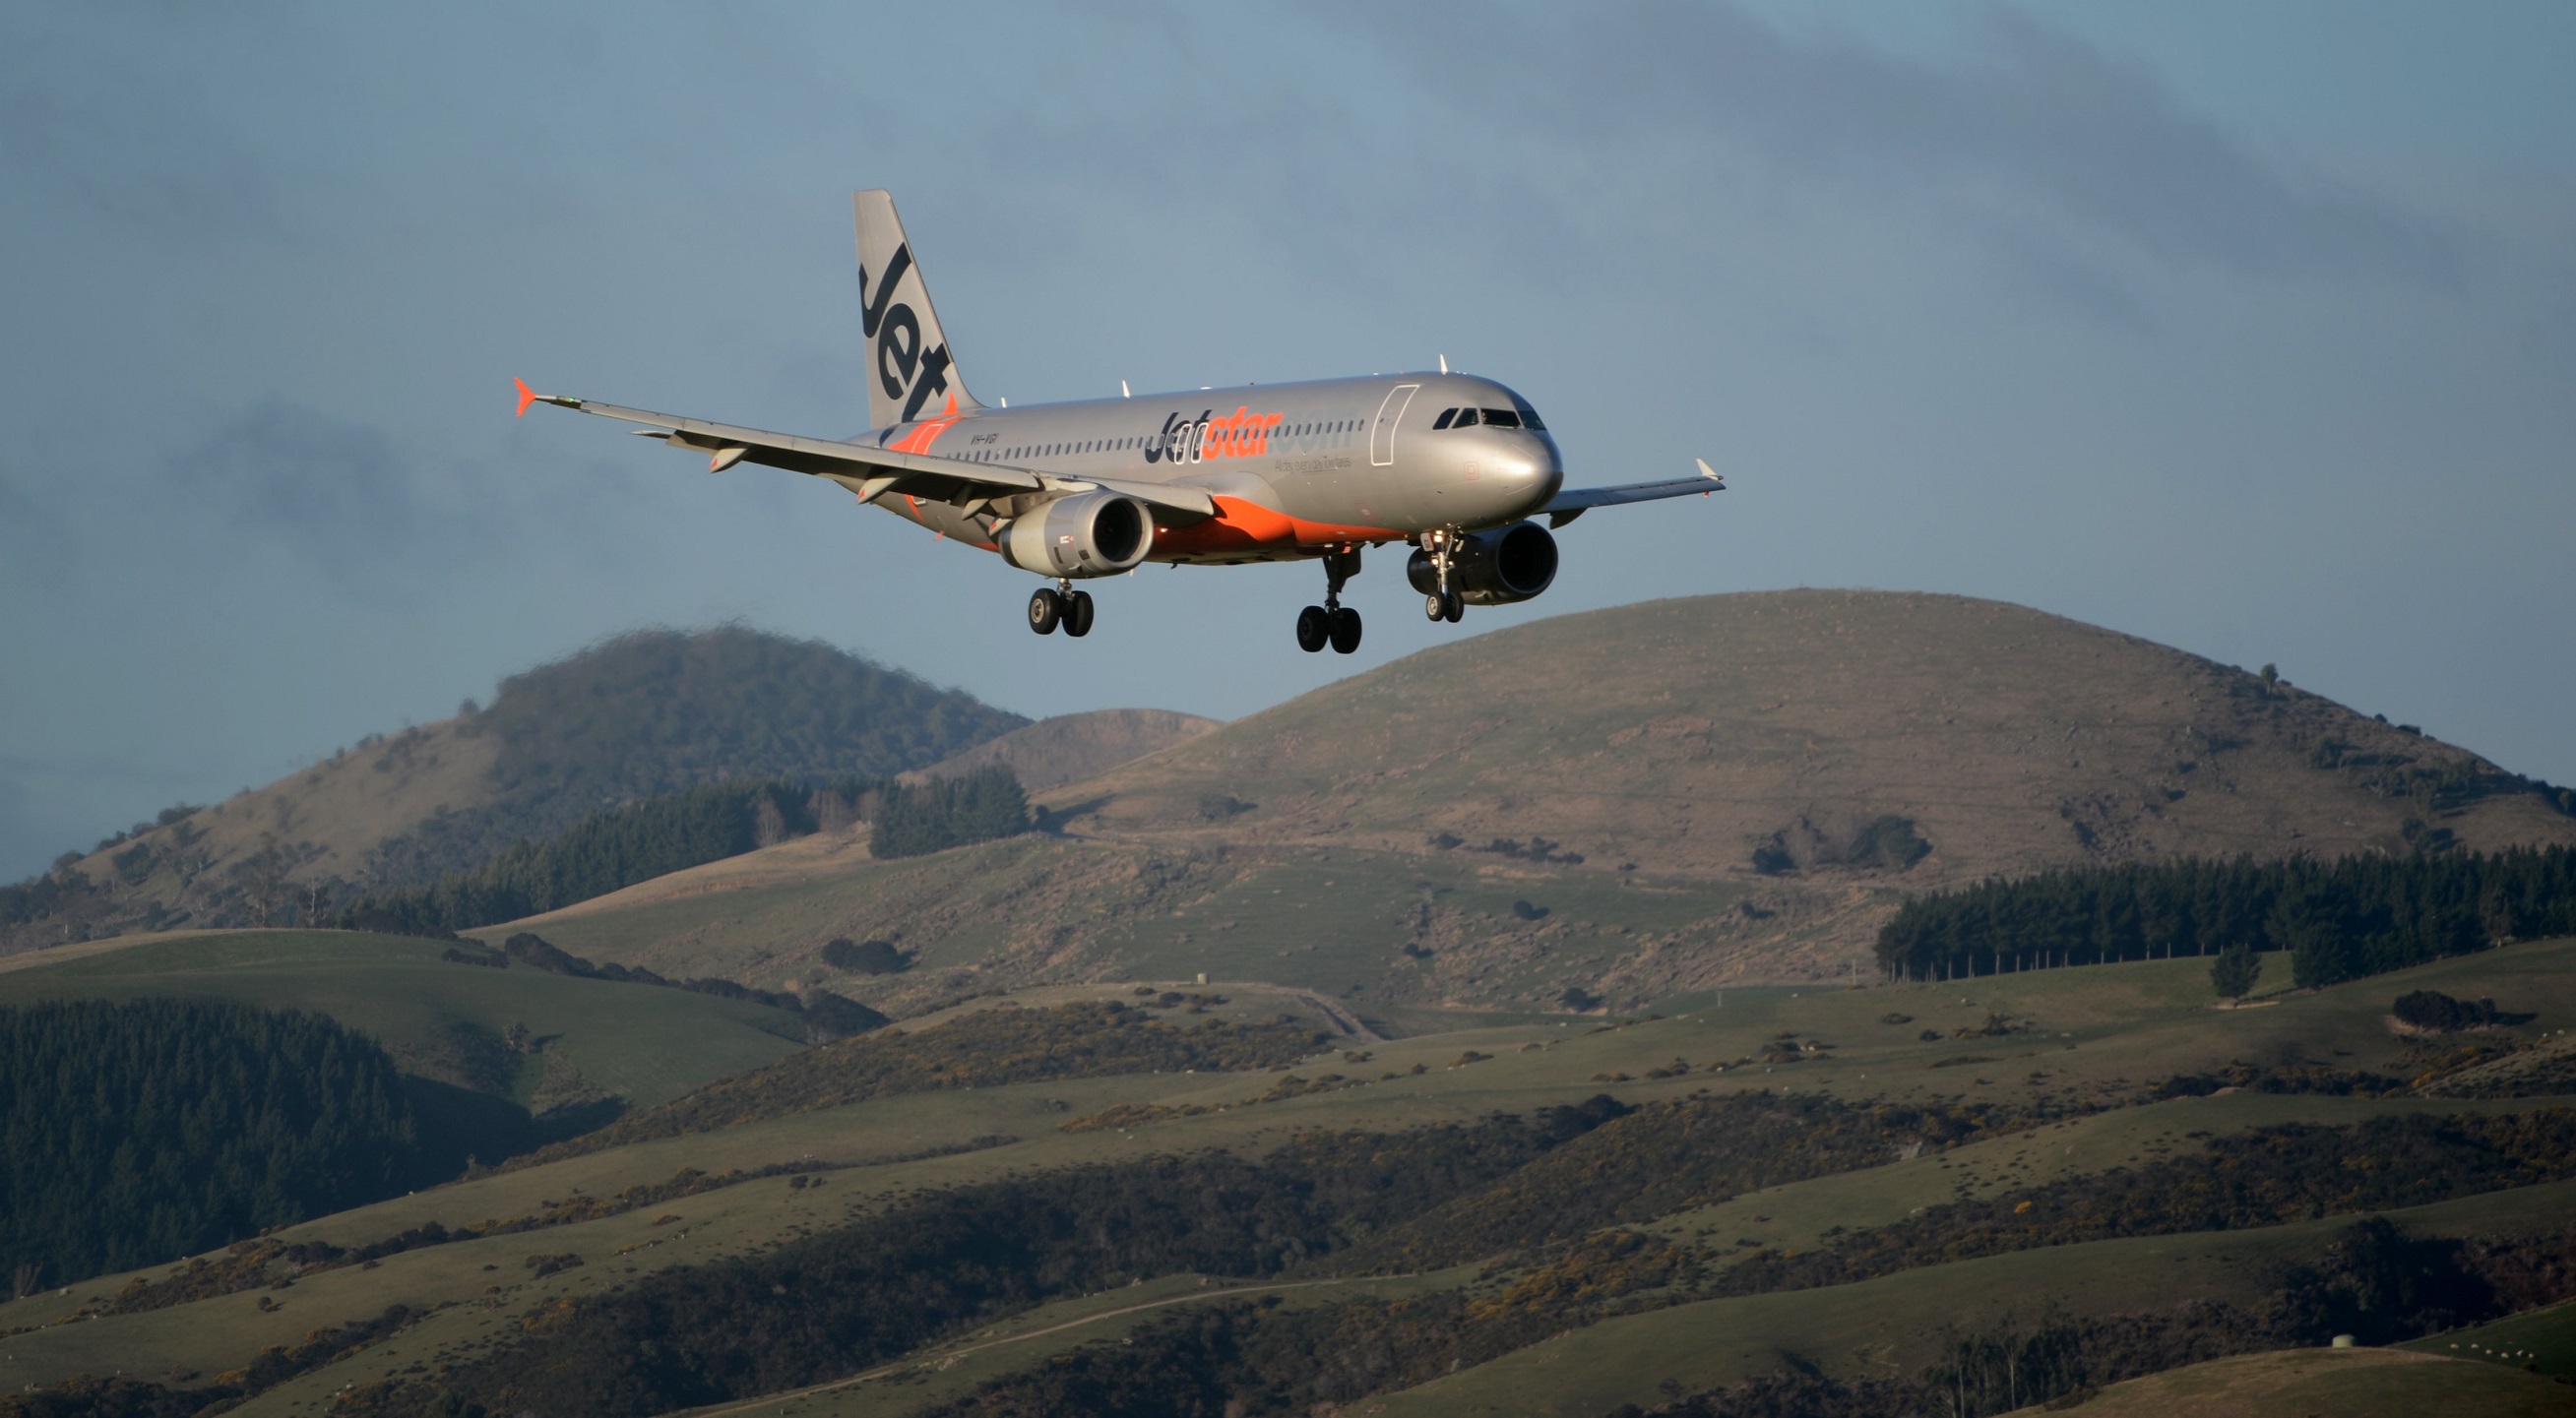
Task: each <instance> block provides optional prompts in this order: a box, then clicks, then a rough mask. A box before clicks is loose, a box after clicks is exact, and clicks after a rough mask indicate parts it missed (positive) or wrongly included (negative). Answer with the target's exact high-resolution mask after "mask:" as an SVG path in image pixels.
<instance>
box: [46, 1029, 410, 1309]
mask: <svg viewBox="0 0 2576 1418" xmlns="http://www.w3.org/2000/svg"><path fill="white" fill-rule="evenodd" d="M418 1131H419V1127H418V1123H417V1120H416V1119H415V1117H414V1114H413V1108H412V1103H411V1101H410V1099H409V1095H408V1094H407V1093H406V1091H405V1089H404V1087H403V1084H402V1080H401V1077H400V1075H399V1074H398V1073H397V1072H396V1071H395V1068H394V1063H393V1060H392V1059H390V1058H389V1057H387V1056H386V1054H385V1052H384V1050H382V1049H380V1048H378V1047H377V1046H376V1044H375V1043H374V1041H372V1040H370V1039H368V1038H367V1037H366V1036H365V1035H362V1034H358V1033H354V1032H352V1031H350V1030H348V1029H346V1028H343V1027H342V1026H341V1025H339V1024H337V1023H334V1022H333V1021H331V1020H330V1019H327V1018H324V1017H322V1016H320V1015H314V1014H305V1013H301V1012H295V1011H289V1012H284V1013H272V1012H268V1011H264V1010H257V1009H252V1008H249V1007H247V1006H243V1005H236V1004H226V1003H218V1002H213V1001H205V1000H180V999H144V1000H135V1001H131V1002H127V1003H110V1002H107V1001H104V1000H82V1001H73V1002H67V1003H57V1004H40V1005H35V1006H31V1007H28V1008H24V1009H0V1262H5V1263H6V1265H7V1267H8V1269H10V1270H11V1271H12V1272H13V1273H14V1274H16V1275H17V1276H18V1277H19V1279H20V1282H21V1283H20V1286H19V1288H22V1289H23V1288H29V1287H30V1286H31V1285H45V1284H51V1285H64V1284H69V1283H71V1282H73V1281H76V1280H81V1279H84V1278H86V1277H88V1276H92V1275H97V1274H100V1273H102V1272H107V1271H116V1270H125V1269H130V1268H133V1267H136V1266H143V1265H151V1264H155V1263H158V1262H161V1261H167V1260H172V1259H176V1258H177V1257H179V1256H183V1255H187V1254H190V1253H191V1252H195V1251H201V1250H205V1249H208V1248H210V1247H213V1246H219V1245H223V1244H225V1243H227V1242H229V1241H233V1240H236V1239H240V1238H243V1237H248V1236H253V1235H256V1234H258V1233H259V1231H260V1230H261V1229H262V1228H264V1227H268V1226H275V1225H281V1224H284V1223H287V1222H292V1221H299V1220H302V1219H304V1218H306V1217H309V1216H318V1215H322V1214H324V1213H326V1212H332V1211H339V1210H342V1209H344V1208H347V1207H351V1206H358V1205H362V1204H364V1203H367V1202H371V1201H375V1200H378V1199H380V1198H382V1197H385V1196H389V1195H392V1194H394V1193H395V1192H397V1191H399V1190H401V1189H403V1188H405V1187H408V1186H418V1185H423V1184H425V1183H426V1181H427V1180H429V1178H428V1177H427V1176H426V1175H424V1174H422V1173H421V1172H420V1168H421V1166H422V1165H423V1163H422V1158H421V1153H420V1148H419V1142H418ZM29 1267H32V1269H29Z"/></svg>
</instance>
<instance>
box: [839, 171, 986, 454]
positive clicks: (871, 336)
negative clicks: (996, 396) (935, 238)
mask: <svg viewBox="0 0 2576 1418" xmlns="http://www.w3.org/2000/svg"><path fill="white" fill-rule="evenodd" d="M850 206H851V208H852V209H853V211H854V212H855V213H856V215H857V218H858V228H859V299H860V301H861V302H862V305H861V310H862V319H861V325H860V328H861V330H862V331H863V332H864V333H865V334H866V335H867V340H868V357H867V379H868V424H869V426H870V427H872V428H880V429H882V428H891V427H893V426H894V425H896V424H899V423H909V422H911V421H913V420H914V419H919V418H929V417H935V416H937V415H939V414H943V413H947V412H950V411H951V406H952V405H953V406H954V411H955V412H958V413H965V412H967V411H969V410H972V409H978V408H981V407H983V406H982V405H980V404H978V403H976V402H975V396H974V395H972V394H969V393H967V392H966V381H965V380H964V379H963V378H962V377H960V376H959V374H958V373H957V360H956V356H955V355H953V354H951V353H950V352H949V348H948V336H947V334H946V333H945V332H943V331H942V330H941V329H940V328H939V313H938V312H937V311H935V310H932V309H931V308H930V287H928V286H926V285H924V284H922V280H921V263H920V262H919V261H918V260H916V259H914V257H913V252H912V247H911V245H910V244H909V243H908V242H906V241H905V240H904V239H903V220H902V219H901V218H899V217H897V216H896V215H895V214H894V197H893V195H892V194H890V193H888V192H886V191H885V190H884V189H883V188H870V189H868V190H867V191H865V192H854V193H852V194H850Z"/></svg>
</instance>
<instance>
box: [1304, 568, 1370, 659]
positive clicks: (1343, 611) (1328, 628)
mask: <svg viewBox="0 0 2576 1418" xmlns="http://www.w3.org/2000/svg"><path fill="white" fill-rule="evenodd" d="M1359 574H1360V553H1359V548H1357V547H1353V548H1352V549H1350V550H1349V551H1337V552H1327V553H1325V554H1324V603H1323V604H1322V605H1320V606H1308V607H1306V608H1305V609H1304V610H1302V611H1299V612H1297V648H1298V649H1300V650H1303V651H1305V652H1306V653H1307V654H1309V655H1312V654H1314V653H1315V652H1317V651H1319V650H1321V649H1323V648H1324V647H1325V646H1326V645H1327V644H1329V645H1331V646H1332V647H1333V653H1334V654H1336V655H1347V654H1349V653H1351V652H1352V651H1353V650H1356V649H1358V648H1360V613H1359V612H1358V611H1355V610H1353V609H1351V608H1350V607H1349V606H1346V605H1343V604H1342V587H1343V586H1344V585H1346V584H1348V583H1349V581H1350V579H1351V578H1352V577H1354V576H1357V575H1359Z"/></svg>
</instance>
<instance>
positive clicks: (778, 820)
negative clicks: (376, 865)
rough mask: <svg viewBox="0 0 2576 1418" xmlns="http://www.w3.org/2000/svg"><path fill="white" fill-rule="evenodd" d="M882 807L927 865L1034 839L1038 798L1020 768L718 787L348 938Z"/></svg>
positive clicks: (664, 868)
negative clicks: (910, 782) (990, 845)
mask: <svg viewBox="0 0 2576 1418" xmlns="http://www.w3.org/2000/svg"><path fill="white" fill-rule="evenodd" d="M871 809H873V816H874V823H873V831H874V835H873V837H872V838H871V839H870V849H871V850H872V851H874V852H875V854H876V855H877V856H880V857H905V856H917V855H920V854H922V853H925V852H936V851H942V850H945V849H947V848H949V847H960V846H965V845H968V844H970V843H975V842H989V841H992V840H993V839H995V838H998V837H1008V836H1011V835H1013V834H1015V833H1019V832H1024V831H1026V830H1028V825H1029V813H1028V799H1027V797H1026V796H1024V795H1023V794H1022V793H1021V791H1020V780H1019V779H1018V777H1017V776H1015V775H1014V774H1013V773H1012V772H1011V770H1010V769H1008V768H1002V767H995V768H985V769H980V770H978V771H976V772H974V773H970V774H966V775H964V776H961V777H955V778H937V779H933V780H932V781H930V782H929V783H927V784H924V785H922V786H920V787H906V786H904V785H903V784H900V783H897V782H895V781H894V780H892V779H878V780H866V779H856V778H845V779H840V780H837V781H834V782H829V783H825V784H823V785H822V786H820V787H814V786H810V785H808V784H807V783H805V782H803V781H800V780H795V779H786V778H773V779H765V780H759V781H752V782H727V783H708V784H705V785H702V786H700V787H695V788H689V789H685V790H683V791H680V792H676V793H666V794H664V795H662V796H660V797H654V798H647V799H645V800H644V801H642V802H638V803H629V804H627V805H625V806H623V807H615V808H610V809H608V810H607V811H605V812H599V813H594V814H592V815H591V816H589V817H586V818H583V819H582V820H581V821H579V822H577V823H575V824H573V826H572V827H571V828H570V829H568V830H566V831H565V832H564V833H563V834H562V835H561V836H559V837H556V838H554V839H553V840H551V841H546V842H532V841H531V842H520V843H518V844H517V845H515V846H513V847H511V848H510V849H509V850H508V851H506V852H503V853H502V854H501V855H499V856H498V857H495V858H493V859H492V860H491V861H488V862H486V863H484V864H483V865H481V866H479V867H476V868H474V869H473V870H471V871H464V872H458V873H456V874H454V875H452V876H448V877H445V878H442V879H441V880H439V881H438V882H436V883H434V884H432V885H429V886H422V887H415V888H412V889H409V890H404V891H391V892H384V893H380V894H378V895H374V896H369V897H365V898H363V899H361V900H359V901H357V902H355V903H353V904H352V905H350V906H349V907H347V908H346V909H344V910H343V911H342V912H341V913H340V915H339V919H338V921H337V924H338V925H340V926H341V927H342V928H343V929H347V930H368V931H383V932H386V933H388V934H393V935H425V936H432V937H445V936H448V935H451V934H453V933H455V932H457V931H460V930H470V929H472V928H474V927H476V926H488V925H495V924H498V923H499V922H502V921H515V920H518V919H520V918H521V917H524V916H533V915H536V914H537V913H539V912H541V911H552V910H556V909H558V908H560V907H564V906H570V905H573V904H574V903H576V902H581V901H588V900H590V899H591V898H593V897H597V896H605V895H607V894H608V893H610V892H612V891H616V890H619V889H621V888H623V887H628V886H632V885H634V884H635V883H637V882H639V881H650V880H652V879H653V878H654V877H657V876H663V875H666V874H668V873H671V872H675V871H685V870H687V869H688V868H690V867H694V866H701V865H704V864H705V863H707V862H714V861H722V860H723V859H725V858H727V857H736V856H740V855H742V854H743V853H745V852H748V851H751V850H753V849H754V848H757V847H762V846H767V845H769V844H771V843H775V842H779V841H784V840H785V839H787V838H789V837H795V836H801V835H804V834H806V833H811V832H816V831H819V830H821V829H823V828H825V827H834V826H839V825H842V824H844V823H847V822H850V821H853V820H855V819H856V818H858V817H860V816H863V815H867V814H868V813H869V811H870V810H871Z"/></svg>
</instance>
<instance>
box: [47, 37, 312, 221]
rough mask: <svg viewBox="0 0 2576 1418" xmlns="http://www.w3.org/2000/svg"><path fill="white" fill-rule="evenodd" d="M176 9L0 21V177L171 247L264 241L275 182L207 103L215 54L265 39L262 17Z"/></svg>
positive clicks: (213, 92) (216, 81) (218, 76)
mask: <svg viewBox="0 0 2576 1418" xmlns="http://www.w3.org/2000/svg"><path fill="white" fill-rule="evenodd" d="M250 13H251V12H250V11H247V10H245V11H241V12H235V13H232V14H230V15H226V16H221V17H212V18H209V17H208V16H201V15H199V14H197V13H196V12H195V11H193V10H192V8H191V7H187V6H158V5H155V6H147V7H140V8H136V9H129V10H119V9H117V8H115V7H110V6H82V7H74V8H71V9H59V10H48V9H46V8H45V7H26V6H20V7H12V8H11V10H10V12H9V14H10V18H9V19H8V20H7V21H6V22H5V23H0V176H5V177H6V179H7V180H8V181H9V184H10V186H11V187H12V188H32V189H34V190H36V191H39V192H50V193H52V194H55V195H56V196H58V197H60V198H62V199H64V200H67V201H69V202H71V203H73V204H75V205H76V206H78V207H80V208H83V209H86V210H87V211H89V212H91V213H92V214H93V215H96V216H99V217H102V218H104V219H106V220H107V221H109V222H111V223H113V224H115V225H118V226H121V227H125V228H128V229H136V230H143V231H148V232H153V233H157V234H159V235H161V236H163V237H165V238H168V239H172V240H175V241H178V242H181V243H183V244H189V245H194V244H197V243H202V242H203V241H205V240H206V239H207V238H208V237H209V236H211V235H214V234H217V233H249V234H255V235H258V236H262V237H269V238H274V237H276V236H278V235H279V234H281V233H282V232H284V231H287V230H289V229H290V226H291V224H290V223H288V222H287V221H286V220H285V219H284V218H283V217H282V216H281V214H280V203H281V200H282V192H281V174H280V173H279V172H278V170H277V168H276V166H275V164H273V163H272V162H270V161H268V160H266V159H264V158H262V157H261V156H259V155H258V154H256V153H255V152H254V151H253V150H252V149H251V148H250V147H249V146H248V145H247V144H246V143H245V142H244V141H243V136H242V134H241V132H240V131H239V128H238V125H237V124H236V123H235V122H234V121H232V119H231V117H230V116H229V115H228V114H227V112H226V108H227V105H226V104H225V103H224V102H222V101H221V99H220V98H219V93H220V90H221V88H222V86H223V85H224V83H225V82H226V81H227V78H228V77H230V76H232V75H234V74H235V72H236V64H235V63H234V62H233V61H235V60H237V59H238V58H239V56H238V55H237V54H230V53H224V52H222V51H225V50H228V49H231V48H234V47H237V46H240V45H241V44H242V43H243V42H244V41H245V40H247V41H248V42H249V43H250V44H251V45H252V46H256V45H258V44H260V43H263V42H269V41H273V40H274V39H275V38H276V37H277V35H278V32H279V26H278V25H277V24H276V23H275V22H274V19H275V17H273V16H258V17H257V18H258V20H259V21H260V22H258V23H247V24H246V23H244V20H245V18H246V17H249V15H250Z"/></svg>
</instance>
